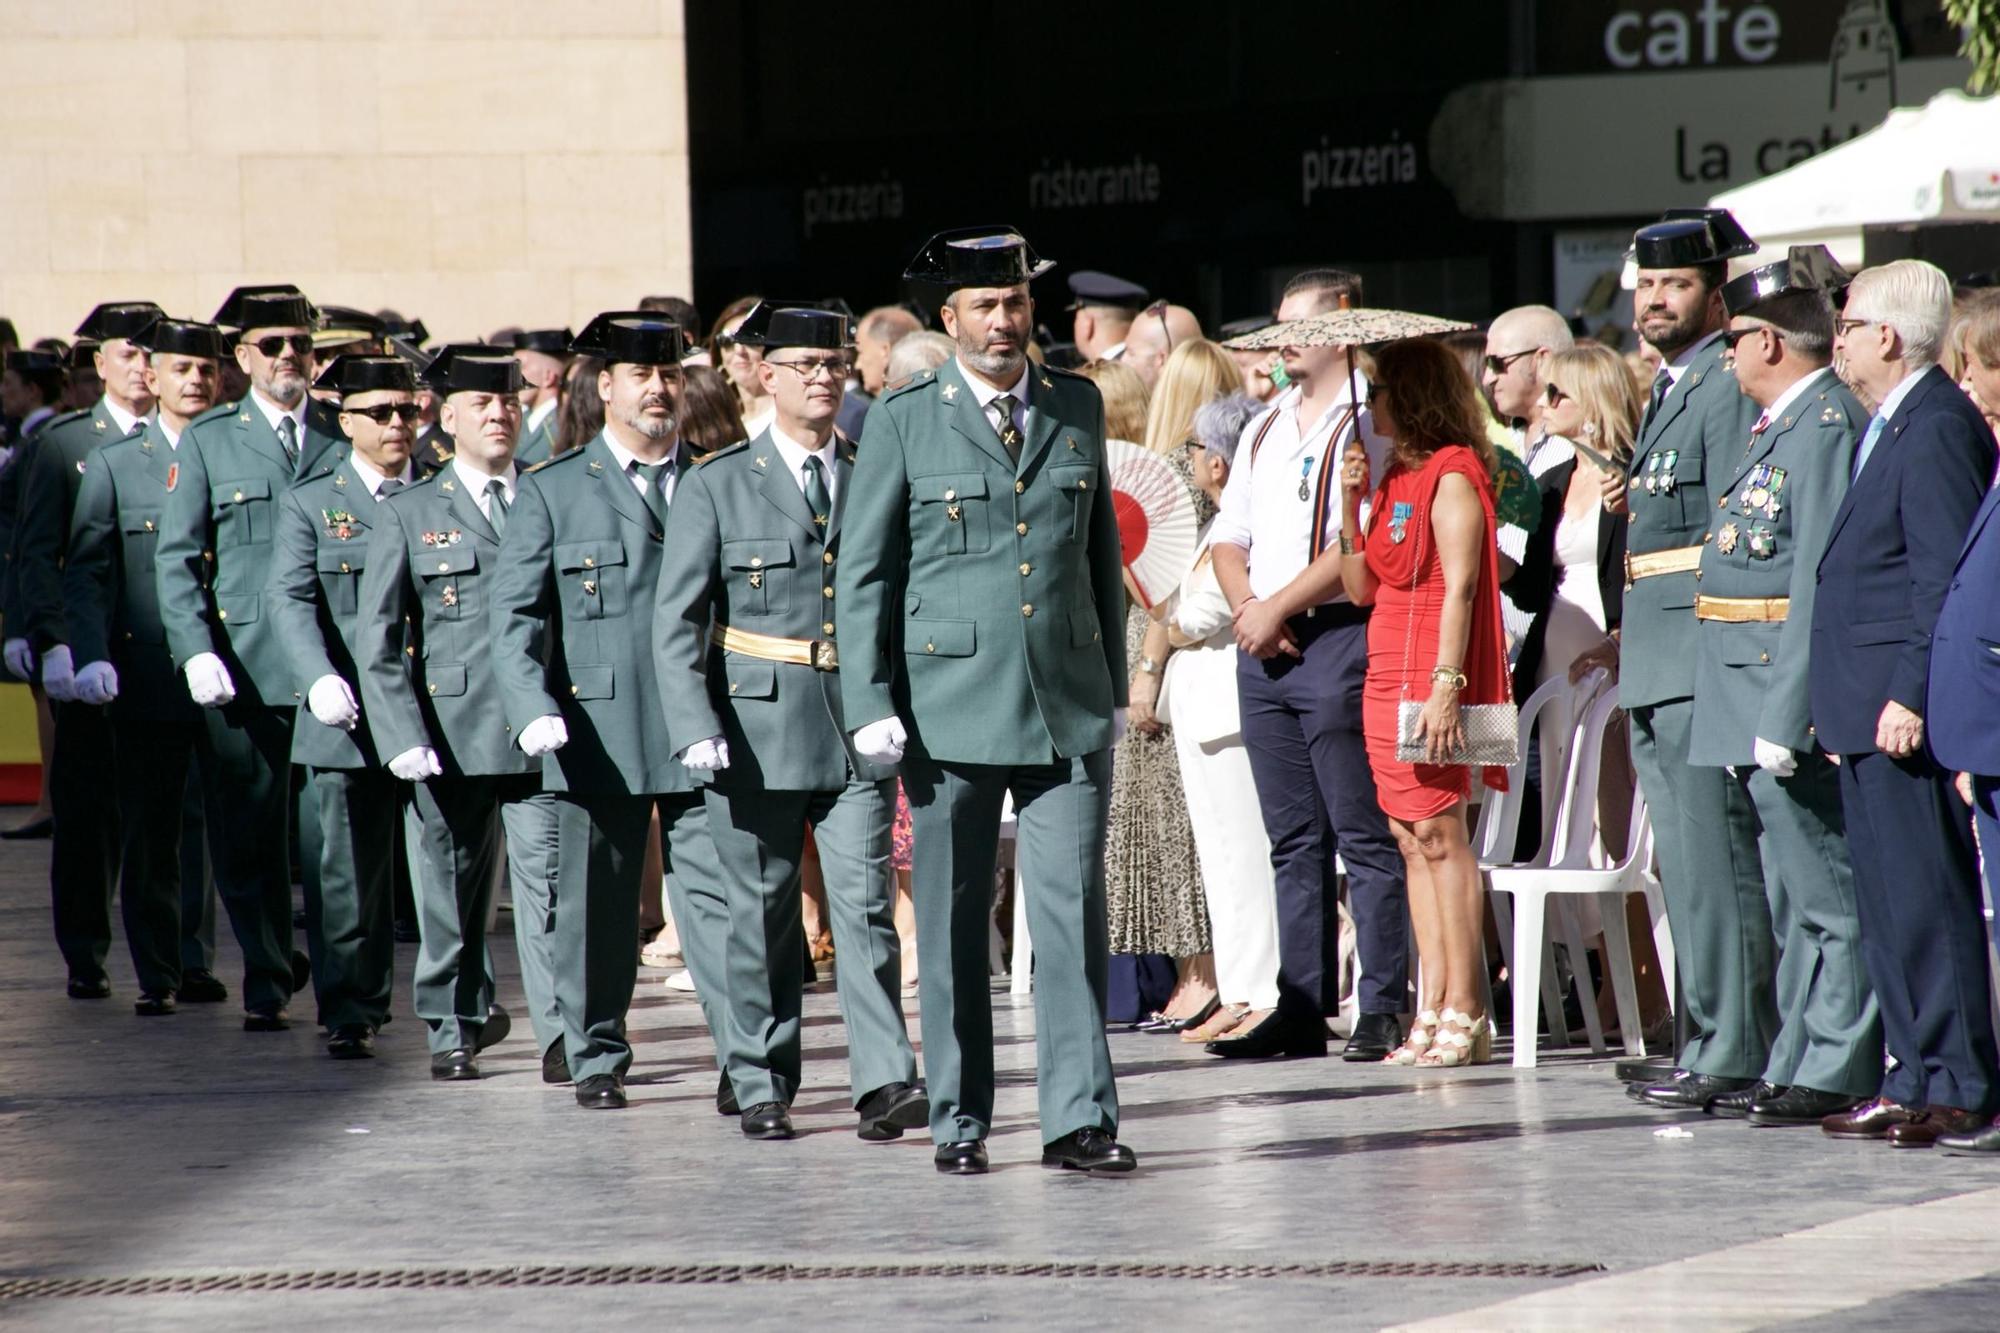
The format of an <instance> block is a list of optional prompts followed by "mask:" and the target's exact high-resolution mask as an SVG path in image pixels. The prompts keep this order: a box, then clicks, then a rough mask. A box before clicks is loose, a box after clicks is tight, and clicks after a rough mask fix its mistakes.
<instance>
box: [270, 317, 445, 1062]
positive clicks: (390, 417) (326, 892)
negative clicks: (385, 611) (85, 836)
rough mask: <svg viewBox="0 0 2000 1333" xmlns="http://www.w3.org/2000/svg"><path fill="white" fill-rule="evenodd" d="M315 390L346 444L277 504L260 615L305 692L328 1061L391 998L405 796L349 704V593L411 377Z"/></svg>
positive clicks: (390, 462) (362, 1053)
mask: <svg viewBox="0 0 2000 1333" xmlns="http://www.w3.org/2000/svg"><path fill="white" fill-rule="evenodd" d="M314 388H315V389H316V390H318V391H322V392H325V393H329V394H332V395H333V396H334V398H335V400H336V401H338V403H339V408H340V416H339V422H340V429H341V432H342V433H343V434H345V435H346V436H347V438H348V440H349V441H351V444H350V446H349V448H347V449H346V450H344V451H330V452H329V453H328V454H326V455H325V456H323V457H322V458H321V459H320V462H319V464H318V466H317V467H315V468H314V469H313V470H312V471H311V472H310V473H308V474H307V476H306V478H305V480H303V481H301V482H299V483H297V484H296V485H294V486H292V487H291V488H290V489H289V490H287V491H286V492H285V493H284V495H283V496H282V497H281V498H280V499H279V501H278V513H277V536H276V540H275V542H274V552H273V560H272V565H271V583H270V588H269V590H268V592H267V597H268V606H267V608H266V612H267V614H268V615H269V616H270V618H271V620H272V621H273V623H274V625H275V628H276V630H277V634H278V638H279V641H280V642H281V643H282V644H283V646H284V649H285V652H286V653H287V655H288V656H289V658H290V661H291V669H292V673H293V678H294V679H295V680H296V681H297V682H298V683H299V684H300V685H301V686H303V687H304V693H305V708H304V709H303V710H301V711H300V712H299V714H298V718H297V721H296V723H295V725H294V730H293V733H292V762H293V763H295V764H300V765H303V766H304V767H305V769H306V794H305V797H304V799H303V800H302V802H301V805H300V814H299V818H300V823H301V826H302V827H301V829H300V838H299V852H300V855H301V856H303V857H309V858H311V859H312V861H313V862H314V863H315V864H316V865H317V866H318V870H319V873H318V875H317V876H307V879H306V889H307V894H306V938H307V940H308V941H309V943H310V945H311V954H312V963H313V982H314V987H313V988H314V991H315V993H316V994H317V997H318V1000H319V1016H320V1022H321V1023H323V1024H324V1025H325V1026H326V1030H327V1042H326V1051H327V1054H328V1055H330V1056H332V1057H333V1058H334V1059H336V1060H360V1059H366V1058H367V1057H369V1056H372V1055H373V1054H374V1053H375V1034H376V1032H377V1031H379V1030H380V1029H381V1027H382V1025H383V1024H384V1023H386V1022H388V1021H389V1006H390V1001H391V998H392V996H393V994H394V991H395V982H394V972H395V964H396V941H395V939H394V936H393V932H394V930H395V915H394V911H393V904H392V899H391V894H392V893H393V880H394V865H393V863H394V859H395V853H396V825H397V821H398V820H399V819H400V818H401V814H402V792H401V790H400V789H399V784H398V783H397V781H396V779H395V778H394V777H392V776H391V775H390V774H389V773H387V772H385V771H384V770H383V769H382V767H381V763H382V761H381V759H380V757H379V751H378V749H377V747H376V745H375V742H374V739H373V736H372V734H371V732H372V729H371V728H370V726H369V724H368V719H367V718H366V717H365V716H364V715H363V713H362V709H361V706H360V702H359V701H358V700H357V698H356V697H355V686H356V683H357V679H358V678H357V676H356V673H355V658H354V646H355V640H356V634H357V630H358V627H359V608H360V599H359V597H358V596H357V589H358V588H359V586H360V583H361V577H362V573H363V571H364V570H365V569H366V568H367V564H368V562H367V558H366V557H367V552H368V544H369V542H368V539H369V534H370V532H371V531H372V529H373V528H374V525H375V513H376V511H377V507H378V502H379V501H381V500H383V499H384V498H386V497H387V496H390V495H394V494H395V493H396V492H397V491H400V490H402V489H403V488H404V487H406V486H408V485H409V484H410V481H411V479H412V474H411V470H410V448H411V446H412V444H414V443H415V440H416V417H417V405H416V402H415V398H416V376H415V374H413V373H412V372H411V370H410V367H409V365H408V363H406V362H404V361H402V360H401V359H399V358H396V357H385V356H373V355H366V354H359V355H356V354H348V355H343V356H340V357H337V358H335V359H334V361H333V363H332V364H331V365H330V366H328V367H327V369H326V371H325V372H324V373H322V374H321V375H320V376H319V378H318V380H317V381H315V384H314Z"/></svg>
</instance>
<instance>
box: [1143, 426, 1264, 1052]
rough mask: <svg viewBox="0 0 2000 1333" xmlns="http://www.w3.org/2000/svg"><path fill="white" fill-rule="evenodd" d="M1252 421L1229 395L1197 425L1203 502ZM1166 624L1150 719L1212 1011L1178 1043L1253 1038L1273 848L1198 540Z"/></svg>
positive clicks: (1224, 601) (1221, 599) (1222, 615)
mask: <svg viewBox="0 0 2000 1333" xmlns="http://www.w3.org/2000/svg"><path fill="white" fill-rule="evenodd" d="M1259 410H1260V405H1259V404H1258V403H1257V402H1256V400H1254V399H1252V398H1250V397H1249V396H1248V395H1246V394H1240V393H1239V394H1232V395H1231V396H1229V397H1227V398H1223V399H1219V400H1217V401H1216V402H1213V403H1210V404H1208V405H1207V406H1205V407H1203V408H1201V409H1200V410H1199V411H1198V412H1196V413H1195V418H1194V438H1193V439H1192V440H1190V441H1188V446H1187V447H1188V454H1189V462H1190V463H1191V464H1192V466H1193V470H1194V480H1195V484H1196V485H1197V486H1199V487H1200V488H1201V489H1202V490H1203V491H1204V492H1206V493H1207V494H1208V496H1209V497H1210V498H1211V499H1214V500H1216V501H1218V502H1219V501H1220V499H1221V497H1222V485H1223V482H1224V481H1226V480H1227V479H1228V477H1229V466H1230V462H1231V459H1232V457H1233V456H1234V454H1235V452H1236V442H1237V440H1238V439H1239V438H1240V437H1241V435H1242V433H1243V427H1244V425H1245V424H1246V423H1247V422H1248V421H1249V420H1250V418H1251V417H1253V416H1255V415H1256V414H1257V412H1258V411H1259ZM1167 616H1168V619H1167V632H1168V641H1169V642H1170V643H1171V644H1172V645H1173V647H1174V649H1175V651H1174V652H1173V653H1172V655H1171V656H1169V657H1168V659H1167V674H1166V679H1165V681H1164V682H1163V683H1162V685H1161V687H1160V702H1159V713H1160V715H1161V716H1162V717H1165V718H1166V719H1167V721H1168V723H1169V724H1170V725H1171V726H1172V728H1173V735H1174V745H1175V749H1176V751H1177V752H1178V755H1179V758H1180V768H1181V786H1182V788H1183V790H1184V791H1185V792H1186V795H1187V804H1188V819H1189V822H1190V823H1191V824H1192V826H1193V830H1194V843H1195V854H1196V856H1197V857H1198V858H1199V859H1200V863H1201V882H1202V890H1203V894H1204V896H1205V898H1206V900H1207V904H1208V919H1209V926H1210V933H1211V935H1212V937H1213V946H1214V951H1215V979H1216V991H1217V995H1218V997H1219V998H1220V999H1221V1001H1222V1005H1221V1007H1220V1008H1219V1009H1217V1010H1216V1012H1215V1015H1214V1017H1212V1018H1210V1019H1209V1020H1208V1021H1207V1022H1206V1023H1204V1024H1202V1025H1201V1026H1199V1027H1196V1028H1191V1029H1189V1030H1188V1031H1186V1032H1183V1033H1182V1034H1181V1040H1182V1041H1189V1042H1206V1041H1212V1040H1214V1039H1215V1038H1217V1037H1220V1036H1223V1035H1224V1034H1226V1033H1228V1032H1230V1031H1232V1030H1233V1029H1235V1028H1237V1027H1240V1026H1243V1025H1244V1024H1246V1023H1248V1024H1249V1025H1251V1026H1253V1027H1254V1026H1255V1025H1256V1023H1257V1022H1258V1021H1260V1020H1261V1019H1262V1018H1263V1017H1264V1016H1265V1015H1266V1014H1268V1013H1269V1012H1270V1011H1271V1010H1273V1009H1275V1008H1276V1007H1277V1004H1278V905H1277V888H1276V885H1275V883H1274V881H1273V880H1272V876H1271V844H1270V842H1269V840H1268V839H1267V838H1266V837H1265V835H1264V817H1263V813H1262V811H1261V810H1260V809H1259V808H1258V805H1257V786H1256V783H1255V781H1254V780H1253V779H1252V778H1251V776H1250V757H1249V753H1248V751H1246V750H1245V749H1244V748H1243V729H1242V724H1241V723H1240V721H1239V720H1238V716H1237V706H1236V641H1235V636H1234V634H1233V632H1232V620H1231V616H1230V614H1229V599H1228V598H1227V597H1225V596H1223V593H1222V589H1221V587H1220V586H1219V585H1218V584H1217V583H1216V581H1215V568H1214V564H1213V562H1212V561H1211V560H1210V559H1209V552H1208V532H1207V530H1206V529H1204V530H1203V532H1202V534H1201V541H1200V542H1199V544H1198V545H1197V547H1196V552H1195V559H1194V563H1193V565H1192V566H1191V567H1190V568H1189V570H1188V572H1187V574H1186V576H1185V577H1184V578H1183V579H1182V580H1181V586H1180V591H1179V592H1178V593H1177V594H1176V596H1175V598H1174V600H1173V602H1172V604H1171V606H1170V607H1169V609H1168V612H1167Z"/></svg>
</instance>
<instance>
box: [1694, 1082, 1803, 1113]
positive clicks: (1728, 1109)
mask: <svg viewBox="0 0 2000 1333" xmlns="http://www.w3.org/2000/svg"><path fill="white" fill-rule="evenodd" d="M1784 1091H1785V1090H1784V1089H1783V1088H1781V1087H1779V1086H1778V1085H1777V1084H1775V1083H1766V1082H1765V1081H1764V1080H1763V1079H1761V1078H1760V1079H1758V1080H1757V1081H1756V1082H1755V1083H1752V1084H1751V1085H1750V1086H1749V1087H1747V1088H1738V1089H1737V1090H1736V1091H1734V1092H1725V1093H1723V1094H1721V1095H1720V1096H1717V1097H1711V1098H1709V1099H1708V1105H1706V1106H1704V1107H1702V1108H1701V1109H1702V1110H1703V1111H1705V1112H1707V1113H1708V1114H1709V1115H1714V1116H1721V1117H1722V1118H1723V1119H1724V1120H1741V1119H1742V1118H1743V1117H1744V1116H1747V1115H1749V1114H1750V1107H1751V1104H1752V1103H1754V1102H1768V1101H1770V1100H1771V1099H1772V1098H1773V1097H1776V1096H1779V1095H1780V1094H1781V1093H1783V1092H1784Z"/></svg>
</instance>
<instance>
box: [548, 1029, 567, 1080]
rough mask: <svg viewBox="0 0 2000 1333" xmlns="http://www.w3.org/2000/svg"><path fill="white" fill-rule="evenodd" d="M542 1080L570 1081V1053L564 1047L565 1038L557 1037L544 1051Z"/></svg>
mask: <svg viewBox="0 0 2000 1333" xmlns="http://www.w3.org/2000/svg"><path fill="white" fill-rule="evenodd" d="M542 1082H544V1083H567V1082H569V1053H568V1052H567V1051H565V1050H564V1049H563V1039H562V1038H561V1037H557V1038H556V1039H555V1040H554V1041H552V1042H550V1043H549V1048H548V1049H547V1050H546V1051H543V1052H542Z"/></svg>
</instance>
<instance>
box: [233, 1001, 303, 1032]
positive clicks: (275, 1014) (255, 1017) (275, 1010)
mask: <svg viewBox="0 0 2000 1333" xmlns="http://www.w3.org/2000/svg"><path fill="white" fill-rule="evenodd" d="M291 1026H292V1016H291V1015H290V1014H288V1013H286V1012H285V1010H284V1007H283V1006H282V1005H275V1004H273V1005H266V1006H265V1007H263V1008H262V1009H245V1010H244V1011H243V1030H244V1031H245V1032H288V1031H290V1030H291Z"/></svg>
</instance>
